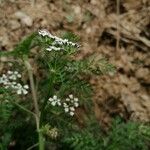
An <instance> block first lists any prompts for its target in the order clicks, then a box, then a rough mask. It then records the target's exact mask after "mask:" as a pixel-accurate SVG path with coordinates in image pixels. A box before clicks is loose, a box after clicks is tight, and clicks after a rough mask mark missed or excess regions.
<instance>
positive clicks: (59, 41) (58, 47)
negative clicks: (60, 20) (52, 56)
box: [38, 29, 79, 51]
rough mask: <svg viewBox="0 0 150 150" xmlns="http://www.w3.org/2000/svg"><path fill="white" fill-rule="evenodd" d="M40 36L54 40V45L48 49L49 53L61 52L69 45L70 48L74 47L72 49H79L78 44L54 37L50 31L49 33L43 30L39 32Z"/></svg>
mask: <svg viewBox="0 0 150 150" xmlns="http://www.w3.org/2000/svg"><path fill="white" fill-rule="evenodd" d="M38 33H39V35H40V36H43V37H45V36H46V37H48V38H50V39H53V42H52V44H51V45H50V46H49V47H47V48H46V50H47V51H52V50H54V51H60V50H63V46H65V45H68V46H72V47H77V48H78V47H79V45H78V44H77V43H73V42H71V41H68V39H62V38H59V37H57V36H53V35H52V34H51V33H49V31H47V30H46V29H43V30H39V32H38Z"/></svg>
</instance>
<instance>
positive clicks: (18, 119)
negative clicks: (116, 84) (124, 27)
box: [0, 33, 114, 150]
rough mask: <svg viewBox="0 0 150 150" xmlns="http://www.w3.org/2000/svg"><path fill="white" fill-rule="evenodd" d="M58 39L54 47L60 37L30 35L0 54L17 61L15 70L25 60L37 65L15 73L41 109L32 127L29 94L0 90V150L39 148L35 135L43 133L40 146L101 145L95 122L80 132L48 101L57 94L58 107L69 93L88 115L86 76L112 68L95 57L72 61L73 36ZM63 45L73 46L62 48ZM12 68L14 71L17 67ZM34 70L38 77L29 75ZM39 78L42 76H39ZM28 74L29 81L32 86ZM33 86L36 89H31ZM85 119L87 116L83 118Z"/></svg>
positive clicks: (89, 94)
mask: <svg viewBox="0 0 150 150" xmlns="http://www.w3.org/2000/svg"><path fill="white" fill-rule="evenodd" d="M63 38H65V40H64V39H62V41H63V40H64V41H65V42H60V43H59V42H58V41H59V40H60V38H58V37H55V36H53V37H52V38H50V37H49V36H40V35H38V34H37V33H33V34H31V35H30V36H28V37H27V38H25V39H24V40H23V41H22V42H20V43H19V44H18V45H17V46H16V48H15V49H14V50H13V51H10V52H0V56H12V57H13V59H16V58H17V60H16V61H17V63H18V64H21V65H20V66H22V65H24V64H23V62H27V61H28V65H30V62H29V58H30V60H31V61H32V62H33V63H32V64H33V65H34V66H36V67H35V68H36V69H35V68H34V67H33V68H32V67H31V68H28V67H29V66H28V67H27V70H26V69H25V67H21V68H20V70H22V71H23V73H24V74H25V77H24V78H25V79H24V80H26V82H29V81H30V83H31V86H32V87H30V90H32V91H31V92H30V93H32V94H33V92H35V93H36V94H37V95H36V96H37V99H38V105H39V108H40V110H39V111H40V116H39V122H38V123H37V118H36V117H37V116H36V115H37V114H36V113H35V112H34V109H35V107H34V106H35V105H34V103H33V101H32V95H31V94H29V96H21V95H17V94H15V93H13V92H12V91H11V89H5V88H4V87H2V88H0V100H1V101H0V102H1V105H0V129H1V132H0V137H1V138H0V143H1V145H0V146H1V147H2V149H4V150H5V149H7V148H8V147H9V145H10V143H11V142H13V141H15V143H16V144H15V148H16V149H26V148H28V147H30V146H31V145H34V144H37V143H38V142H39V143H38V144H39V145H40V142H41V141H40V140H39V141H38V137H37V134H39V133H40V134H39V135H41V134H43V136H44V139H45V143H49V142H50V143H53V144H54V145H55V146H56V147H58V148H59V147H62V145H63V144H64V145H66V146H67V147H68V148H70V149H75V150H80V149H85V150H90V149H91V150H92V149H93V148H94V149H95V150H97V149H99V147H100V146H101V142H100V141H101V139H100V136H99V135H100V134H99V133H100V132H98V130H99V128H97V129H96V128H95V127H96V123H94V124H93V125H91V124H92V122H91V123H90V125H89V124H88V125H86V126H87V127H86V128H85V129H84V130H83V131H81V130H80V128H79V126H78V125H77V123H78V122H77V120H76V118H75V117H74V118H73V117H71V116H69V115H68V114H66V113H65V112H64V108H63V107H56V106H52V105H51V104H50V102H49V101H48V99H49V97H52V96H53V95H57V96H58V97H59V98H60V99H61V100H62V103H63V100H64V99H66V97H67V96H68V95H69V94H73V95H75V97H77V98H79V100H80V102H79V103H80V107H83V108H84V109H85V110H86V111H87V112H89V113H93V112H92V110H91V106H92V101H91V97H92V88H91V85H90V84H89V82H88V80H87V79H88V77H89V76H91V75H101V74H105V73H109V72H112V71H114V66H113V65H111V64H109V63H108V62H107V61H106V60H105V59H99V58H96V57H95V56H90V57H87V58H85V59H80V60H76V59H75V55H76V54H77V53H78V52H79V50H77V47H78V45H77V44H76V43H72V42H75V41H77V40H78V37H76V36H75V35H73V34H71V33H65V34H64V35H63ZM67 39H68V40H67ZM66 41H67V42H68V41H69V42H70V41H72V42H70V43H69V42H68V43H67V42H66ZM50 46H51V47H54V46H55V48H60V50H59V51H55V50H50V51H47V50H46V49H47V48H48V47H50ZM35 54H36V55H35ZM33 60H34V61H33ZM20 62H21V63H20ZM14 66H15V65H14ZM25 66H26V63H25ZM16 69H17V70H18V65H17V68H16ZM34 69H35V70H34ZM6 70H7V69H6ZM37 70H38V73H36V74H34V73H33V72H34V71H35V72H36V71H37ZM27 72H28V73H29V77H28V76H26V74H27ZM39 73H41V74H42V75H41V76H40V75H39ZM32 74H33V81H31V80H32V79H31V78H32ZM32 82H33V83H32ZM34 82H35V83H34ZM0 84H1V83H0ZM32 84H35V85H34V86H35V87H36V90H35V89H34V88H33V85H32ZM33 99H34V98H33ZM33 105H34V106H33ZM86 115H87V116H88V114H86ZM35 116H36V117H35ZM33 118H34V119H35V118H36V119H35V120H34V119H33ZM35 122H36V124H35ZM37 126H38V127H37ZM36 127H37V128H36ZM93 127H94V128H93ZM24 131H25V132H24ZM57 134H59V136H58V139H59V140H58V141H55V140H56V139H57V136H56V135H57ZM62 137H64V138H62ZM61 138H62V139H61ZM39 139H40V138H39ZM61 144H62V145H61Z"/></svg>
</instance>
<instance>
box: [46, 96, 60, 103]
mask: <svg viewBox="0 0 150 150" xmlns="http://www.w3.org/2000/svg"><path fill="white" fill-rule="evenodd" d="M48 100H49V101H50V102H51V105H52V106H61V102H60V99H58V97H57V96H56V95H54V96H53V98H51V97H50V98H49V99H48Z"/></svg>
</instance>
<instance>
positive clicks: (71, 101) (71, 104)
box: [49, 94, 79, 116]
mask: <svg viewBox="0 0 150 150" xmlns="http://www.w3.org/2000/svg"><path fill="white" fill-rule="evenodd" d="M49 101H50V103H51V105H52V106H63V108H64V111H65V113H69V115H70V116H73V115H74V113H75V108H76V107H78V106H79V99H78V98H76V97H74V96H73V95H72V94H70V95H69V97H68V98H66V99H65V101H63V103H61V100H60V99H59V98H58V97H57V96H56V95H54V96H53V98H49Z"/></svg>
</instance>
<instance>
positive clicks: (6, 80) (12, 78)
mask: <svg viewBox="0 0 150 150" xmlns="http://www.w3.org/2000/svg"><path fill="white" fill-rule="evenodd" d="M18 78H21V74H19V73H18V71H10V70H8V71H7V74H3V75H2V77H0V84H3V85H4V87H5V88H6V89H7V88H11V89H12V90H14V91H16V93H17V94H18V95H20V94H24V95H26V94H27V93H28V91H27V89H29V86H28V85H21V84H20V83H19V82H17V79H18Z"/></svg>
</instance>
